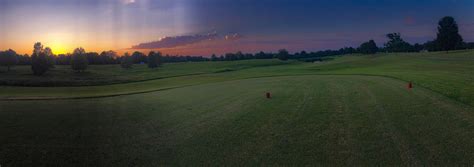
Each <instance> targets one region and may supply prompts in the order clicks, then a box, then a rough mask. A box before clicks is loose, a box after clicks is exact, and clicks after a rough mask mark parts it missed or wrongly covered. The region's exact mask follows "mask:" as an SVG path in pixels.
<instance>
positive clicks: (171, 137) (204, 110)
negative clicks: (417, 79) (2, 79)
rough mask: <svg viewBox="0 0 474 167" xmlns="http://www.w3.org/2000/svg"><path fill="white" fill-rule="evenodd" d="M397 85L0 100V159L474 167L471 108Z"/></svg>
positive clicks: (350, 81)
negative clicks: (42, 99)
mask: <svg viewBox="0 0 474 167" xmlns="http://www.w3.org/2000/svg"><path fill="white" fill-rule="evenodd" d="M405 86H406V83H405V82H402V81H399V80H396V79H391V78H386V77H375V76H339V75H326V76H321V75H307V76H283V77H264V78H253V79H244V80H234V81H225V82H217V83H209V84H201V85H197V86H189V87H183V88H177V89H171V90H164V91H158V92H153V93H145V94H136V95H127V96H118V97H109V98H98V99H80V100H46V101H1V102H0V118H1V119H2V121H0V134H2V135H1V137H0V164H2V166H3V165H6V166H10V165H11V166H21V165H25V166H42V165H46V166H68V165H71V164H76V165H78V166H156V165H191V166H195V165H244V166H245V165H330V166H337V165H344V166H349V165H350V166H354V165H355V166H377V165H380V166H400V165H403V166H411V165H413V166H422V165H427V166H433V165H435V166H438V165H439V166H445V165H449V166H458V165H462V166H470V165H472V164H473V162H474V149H473V148H474V140H473V139H474V124H473V122H474V112H473V108H472V107H470V106H467V105H464V104H462V103H460V102H457V101H455V100H453V99H451V98H447V97H445V96H443V95H441V94H438V93H435V92H433V91H431V90H428V89H424V88H417V89H414V90H411V91H409V90H407V89H406V87H405ZM266 91H271V92H272V93H273V99H271V100H267V99H265V98H264V93H265V92H266Z"/></svg>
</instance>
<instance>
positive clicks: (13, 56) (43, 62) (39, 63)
mask: <svg viewBox="0 0 474 167" xmlns="http://www.w3.org/2000/svg"><path fill="white" fill-rule="evenodd" d="M386 37H387V38H388V42H387V43H385V44H384V46H383V47H378V46H377V44H376V42H375V41H374V40H369V41H367V42H364V43H362V44H361V45H360V46H359V47H357V48H353V47H344V48H341V49H338V50H324V51H317V52H309V53H308V52H306V51H301V52H296V53H293V54H290V53H289V52H288V51H287V50H286V49H281V50H279V51H278V52H277V53H265V52H259V53H256V54H251V53H242V52H240V51H239V52H237V53H226V54H224V55H220V56H217V55H215V54H213V55H212V56H211V57H210V58H206V57H202V56H199V57H197V56H170V55H166V56H163V55H162V54H161V53H160V52H153V51H152V52H150V53H148V55H146V54H144V53H141V52H138V51H136V52H133V53H132V54H131V55H130V54H129V53H125V54H124V55H118V54H117V52H115V51H103V52H101V53H100V54H99V53H96V52H86V51H85V50H84V49H83V48H76V49H75V50H74V52H73V53H72V54H59V55H54V54H53V52H52V50H51V48H49V47H44V46H43V45H42V44H41V43H39V42H38V43H36V44H34V46H33V48H34V49H33V52H32V54H31V56H29V55H18V54H17V53H16V52H15V51H14V50H11V49H8V50H6V51H0V66H5V67H7V70H8V71H10V68H11V67H12V66H15V65H17V64H18V65H31V69H32V71H33V73H34V74H35V75H42V74H44V73H45V72H47V71H48V70H49V69H51V68H54V66H55V65H70V66H71V69H72V70H74V71H76V72H83V71H85V70H86V69H87V67H88V65H103V64H120V66H121V67H122V68H124V69H130V68H132V67H133V65H134V64H148V67H150V68H157V67H159V66H161V64H163V63H175V62H199V61H236V60H248V59H274V58H277V59H280V60H284V61H286V60H290V59H296V60H300V61H308V62H314V61H322V60H323V59H325V58H326V57H329V56H336V55H346V54H354V53H360V54H375V53H377V52H420V51H450V50H458V49H474V43H472V42H471V43H465V42H464V41H463V38H462V36H461V35H460V34H459V29H458V25H457V23H456V21H455V20H454V18H453V17H450V16H446V17H444V18H442V19H441V20H440V21H439V22H438V33H437V35H436V39H434V40H432V41H428V42H426V43H424V44H418V43H417V44H414V45H412V44H410V43H408V42H406V41H405V40H403V38H402V37H401V34H400V33H389V34H387V35H386Z"/></svg>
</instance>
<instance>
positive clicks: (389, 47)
mask: <svg viewBox="0 0 474 167" xmlns="http://www.w3.org/2000/svg"><path fill="white" fill-rule="evenodd" d="M386 36H387V38H388V39H389V41H388V42H387V43H385V50H386V51H387V52H411V51H413V47H412V46H411V45H410V44H409V43H408V42H405V41H404V40H403V39H402V37H401V35H400V33H390V34H387V35H386Z"/></svg>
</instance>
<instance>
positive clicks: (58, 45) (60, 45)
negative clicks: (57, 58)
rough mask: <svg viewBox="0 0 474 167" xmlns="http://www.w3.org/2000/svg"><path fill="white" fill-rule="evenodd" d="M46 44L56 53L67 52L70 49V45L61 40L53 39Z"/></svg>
mask: <svg viewBox="0 0 474 167" xmlns="http://www.w3.org/2000/svg"><path fill="white" fill-rule="evenodd" d="M45 46H47V47H50V48H51V50H52V51H53V53H54V54H55V55H59V54H66V53H68V52H69V51H70V48H69V47H68V45H67V44H66V43H64V42H63V41H61V40H53V41H52V42H50V43H49V44H47V45H45Z"/></svg>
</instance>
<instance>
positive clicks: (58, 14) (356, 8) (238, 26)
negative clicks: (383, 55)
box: [0, 0, 474, 56]
mask: <svg viewBox="0 0 474 167" xmlns="http://www.w3.org/2000/svg"><path fill="white" fill-rule="evenodd" d="M443 16H453V17H454V18H455V19H456V21H457V22H458V24H459V28H460V33H461V35H462V36H463V38H464V40H465V41H468V42H474V1H473V0H0V49H1V50H5V49H9V48H11V49H14V50H15V51H17V52H18V53H21V54H31V52H32V50H33V44H34V43H35V42H41V43H43V45H44V46H48V47H51V48H52V50H53V52H54V53H56V54H62V53H68V52H72V51H73V50H74V48H77V47H83V48H84V49H86V51H94V52H101V51H105V50H114V51H117V52H119V53H124V52H133V51H136V50H137V51H142V52H148V51H150V50H156V51H161V52H164V53H165V54H171V55H177V54H179V55H196V56H209V55H211V54H218V55H219V54H224V53H227V52H236V51H242V52H249V53H254V52H258V51H266V52H275V51H277V50H279V49H283V48H285V49H287V50H289V51H290V52H296V51H302V50H305V51H318V50H326V49H338V48H341V47H346V46H347V47H357V46H358V45H359V44H360V43H362V42H365V41H368V40H370V39H374V40H375V41H376V42H377V44H378V45H379V46H382V45H383V44H384V43H385V42H386V41H387V39H386V38H385V34H387V33H392V32H400V33H401V34H402V37H403V38H404V39H405V40H406V41H408V42H410V43H424V42H426V41H428V40H433V39H434V38H435V37H436V27H437V22H438V21H439V19H441V18H442V17H443Z"/></svg>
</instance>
